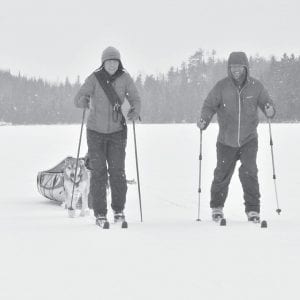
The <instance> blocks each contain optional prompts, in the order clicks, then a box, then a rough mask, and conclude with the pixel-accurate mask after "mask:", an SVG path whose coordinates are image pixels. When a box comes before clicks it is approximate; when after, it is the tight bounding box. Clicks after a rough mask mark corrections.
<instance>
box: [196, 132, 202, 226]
mask: <svg viewBox="0 0 300 300" xmlns="http://www.w3.org/2000/svg"><path fill="white" fill-rule="evenodd" d="M201 164H202V129H200V151H199V185H198V218H197V221H201V219H200V197H201Z"/></svg>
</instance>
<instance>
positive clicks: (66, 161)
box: [65, 156, 71, 166]
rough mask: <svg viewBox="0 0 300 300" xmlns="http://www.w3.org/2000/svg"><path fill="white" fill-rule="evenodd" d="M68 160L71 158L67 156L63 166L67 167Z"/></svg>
mask: <svg viewBox="0 0 300 300" xmlns="http://www.w3.org/2000/svg"><path fill="white" fill-rule="evenodd" d="M70 158H71V156H68V157H67V158H66V159H65V166H67V165H68V164H69V163H70Z"/></svg>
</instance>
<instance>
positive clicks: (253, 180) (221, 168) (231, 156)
mask: <svg viewBox="0 0 300 300" xmlns="http://www.w3.org/2000/svg"><path fill="white" fill-rule="evenodd" d="M257 149H258V141H257V138H253V139H252V140H250V141H249V142H247V143H246V144H244V145H243V146H241V147H238V148H236V147H229V146H227V145H224V144H221V143H219V142H218V143H217V167H216V169H215V171H214V179H213V182H212V186H211V201H210V207H211V208H213V207H224V203H225V200H226V198H227V194H228V187H229V183H230V180H231V177H232V174H233V172H234V168H235V165H236V162H237V161H238V160H240V161H241V166H240V168H239V178H240V181H241V183H242V187H243V191H244V200H245V202H244V204H245V211H246V212H249V211H256V212H260V193H259V184H258V178H257V172H258V169H257V166H256V156H257Z"/></svg>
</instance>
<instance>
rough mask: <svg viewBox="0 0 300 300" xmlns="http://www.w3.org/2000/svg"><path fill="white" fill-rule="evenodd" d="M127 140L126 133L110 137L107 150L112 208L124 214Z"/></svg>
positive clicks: (114, 134) (118, 133)
mask: <svg viewBox="0 0 300 300" xmlns="http://www.w3.org/2000/svg"><path fill="white" fill-rule="evenodd" d="M126 143H127V138H126V135H125V134H124V131H121V132H116V133H113V134H111V135H110V137H109V142H108V148H107V163H108V173H109V182H110V188H111V200H112V201H111V207H112V209H113V211H114V212H122V211H123V210H124V207H125V202H126V193H127V182H126V175H125V155H126V153H125V148H126Z"/></svg>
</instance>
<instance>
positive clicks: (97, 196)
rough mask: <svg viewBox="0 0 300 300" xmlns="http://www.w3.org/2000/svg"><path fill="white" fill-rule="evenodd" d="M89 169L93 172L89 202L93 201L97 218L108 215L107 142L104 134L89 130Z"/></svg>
mask: <svg viewBox="0 0 300 300" xmlns="http://www.w3.org/2000/svg"><path fill="white" fill-rule="evenodd" d="M87 144H88V153H89V168H90V171H91V179H90V192H89V200H91V202H92V205H93V210H94V215H95V217H97V216H99V215H102V216H104V215H106V214H107V200H106V187H107V167H106V156H107V141H106V136H105V135H104V134H101V133H98V132H96V131H93V130H89V129H88V130H87Z"/></svg>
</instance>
